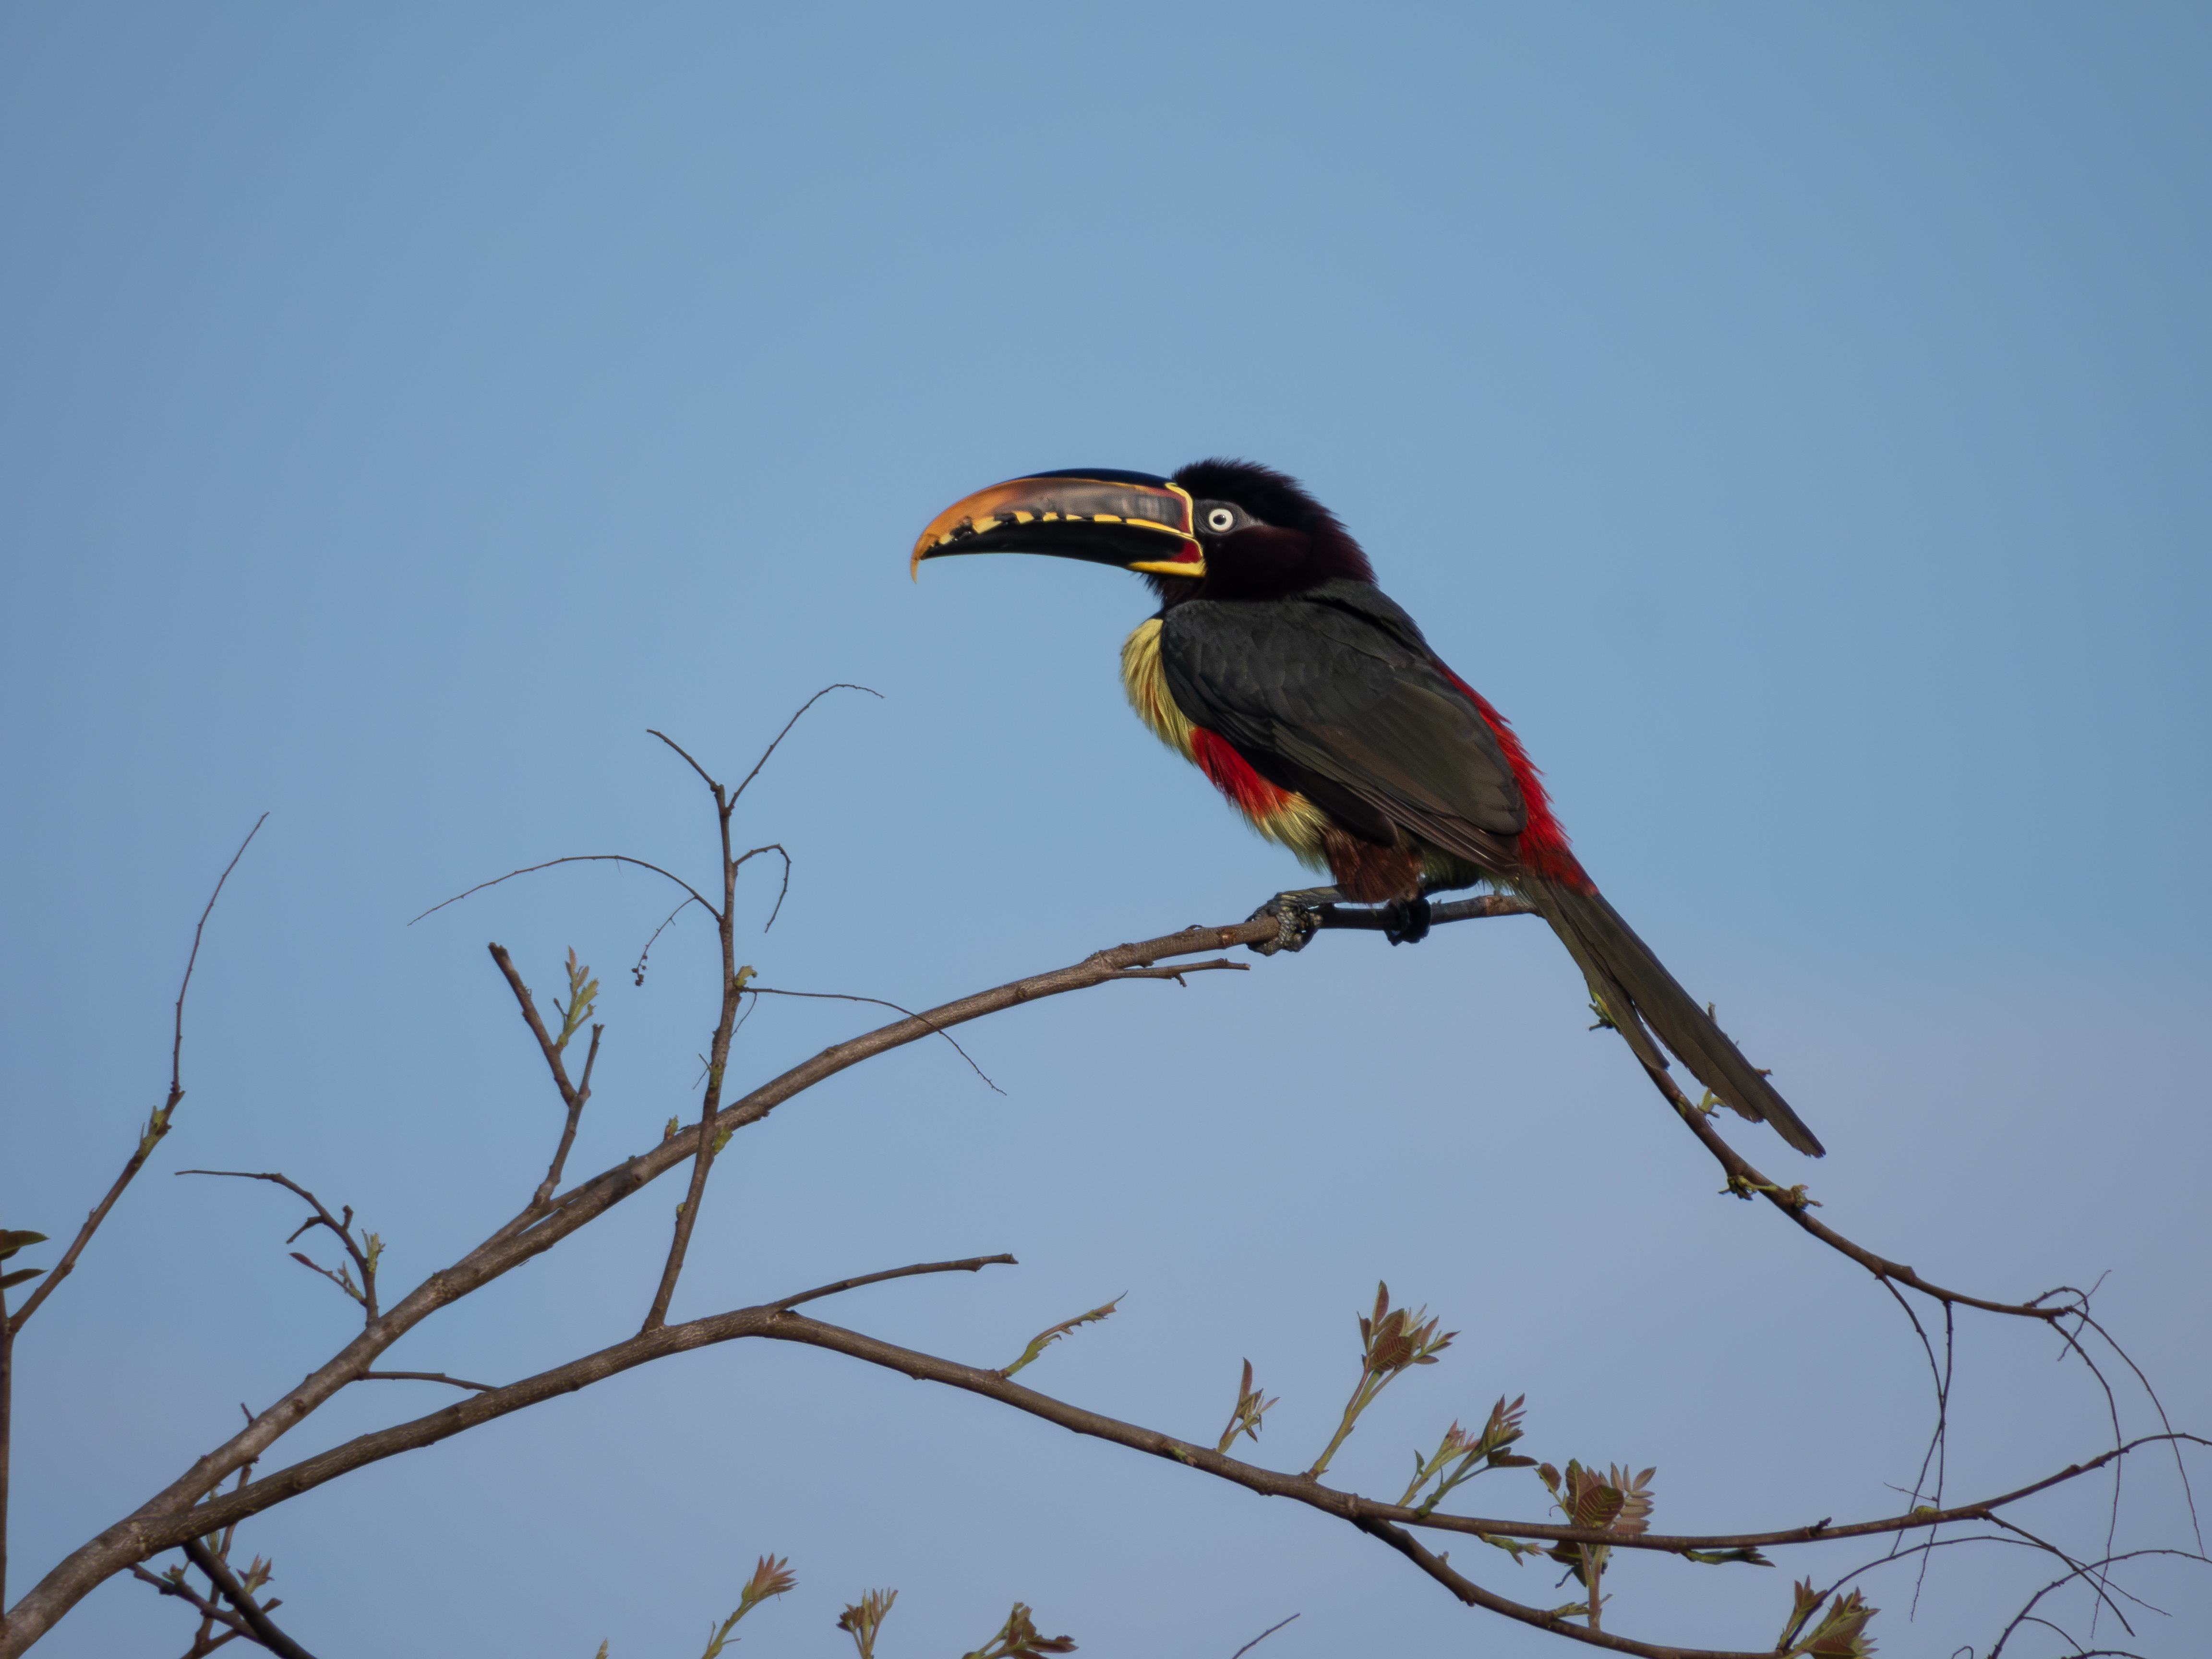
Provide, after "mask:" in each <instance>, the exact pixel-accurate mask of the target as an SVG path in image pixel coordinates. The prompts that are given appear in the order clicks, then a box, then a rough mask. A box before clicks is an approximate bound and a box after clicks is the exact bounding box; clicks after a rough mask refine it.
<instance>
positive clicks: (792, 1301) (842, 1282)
mask: <svg viewBox="0 0 2212 1659" xmlns="http://www.w3.org/2000/svg"><path fill="white" fill-rule="evenodd" d="M1021 1265H1022V1264H1021V1263H1020V1262H1018V1261H1015V1260H1014V1259H1013V1257H1012V1256H1011V1255H971V1256H969V1257H968V1258H967V1259H966V1260H965V1261H917V1262H915V1265H914V1266H913V1267H887V1268H885V1269H884V1271H883V1272H882V1273H862V1274H861V1275H860V1277H859V1278H858V1279H839V1280H838V1281H837V1282H836V1284H835V1285H817V1287H816V1288H815V1289H813V1290H811V1291H800V1292H799V1294H798V1295H797V1296H787V1297H784V1298H783V1300H782V1301H781V1302H771V1303H769V1304H768V1305H769V1307H771V1308H775V1309H779V1310H781V1311H783V1312H786V1313H788V1312H789V1311H790V1310H792V1309H793V1308H795V1307H797V1306H798V1305H799V1304H800V1303H802V1302H817V1301H819V1300H821V1298H822V1297H825V1296H839V1295H842V1294H843V1293H844V1292H845V1291H853V1290H858V1289H859V1288H860V1286H861V1285H880V1284H882V1283H883V1282H884V1280H885V1279H908V1278H911V1277H912V1276H913V1275H915V1273H980V1272H981V1271H982V1270H983V1269H984V1268H986V1267H1001V1266H1003V1267H1020V1266H1021ZM1292 1616H1293V1617H1295V1616H1296V1615H1295V1614H1293V1615H1292Z"/></svg>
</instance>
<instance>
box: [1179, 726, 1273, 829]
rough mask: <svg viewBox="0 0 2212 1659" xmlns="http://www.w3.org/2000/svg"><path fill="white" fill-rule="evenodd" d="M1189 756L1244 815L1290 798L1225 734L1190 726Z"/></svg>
mask: <svg viewBox="0 0 2212 1659" xmlns="http://www.w3.org/2000/svg"><path fill="white" fill-rule="evenodd" d="M1190 757H1191V758H1192V759H1193V760H1194V761H1196V762H1197V763H1198V769H1199V770H1200V771H1201V772H1203V773H1205V774H1206V778H1207V780H1208V781H1210V782H1211V783H1212V785H1213V787H1215V788H1216V789H1218V790H1219V791H1220V792H1221V793H1223V794H1225V795H1226V796H1228V797H1229V799H1230V804H1231V805H1233V806H1235V807H1236V809H1237V811H1240V812H1242V813H1243V815H1244V816H1245V817H1248V818H1264V817H1267V816H1268V815H1269V814H1270V813H1273V812H1276V811H1280V810H1281V809H1282V807H1283V805H1284V803H1285V802H1286V801H1288V800H1289V799H1290V798H1291V793H1290V791H1289V790H1287V789H1278V788H1276V787H1275V786H1274V785H1273V784H1272V783H1270V782H1268V781H1267V779H1265V778H1263V777H1261V775H1259V774H1258V773H1257V772H1255V771H1254V770H1253V769H1252V763H1250V762H1249V761H1248V760H1246V759H1245V758H1244V757H1243V756H1242V755H1240V754H1238V753H1237V751H1236V750H1234V749H1232V748H1231V747H1230V746H1229V740H1228V739H1227V738H1222V737H1218V736H1216V735H1215V734H1214V733H1212V732H1209V731H1207V730H1206V728H1205V727H1204V726H1193V727H1192V728H1191V732H1190Z"/></svg>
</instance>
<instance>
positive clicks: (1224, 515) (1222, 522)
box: [1206, 507, 1237, 536]
mask: <svg viewBox="0 0 2212 1659" xmlns="http://www.w3.org/2000/svg"><path fill="white" fill-rule="evenodd" d="M1236 527H1237V515H1236V513H1232V512H1231V511H1230V510H1229V508H1227V507H1211V508H1209V509H1208V510H1207V512H1206V528H1207V529H1208V530H1211V531H1212V532H1213V533H1214V534H1215V535H1217V536H1220V535H1226V534H1227V533H1228V532H1230V531H1231V530H1233V529H1235V528H1236Z"/></svg>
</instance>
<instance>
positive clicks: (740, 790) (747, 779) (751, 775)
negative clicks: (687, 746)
mask: <svg viewBox="0 0 2212 1659" xmlns="http://www.w3.org/2000/svg"><path fill="white" fill-rule="evenodd" d="M832 691H865V692H866V693H867V694H868V695H869V696H872V697H873V698H874V699H875V700H876V701H877V702H882V701H883V700H884V694H883V693H882V692H880V691H878V690H876V688H875V687H873V686H872V685H855V684H853V682H852V681H850V680H839V681H837V682H836V684H832V685H825V686H823V688H822V689H821V690H819V691H817V692H816V693H815V694H814V695H813V696H811V697H809V698H808V699H807V700H806V701H805V702H802V703H801V704H799V714H805V712H806V711H807V710H808V709H810V708H813V707H814V705H815V704H816V703H817V702H821V701H822V699H823V698H824V697H826V696H829V694H830V693H831V692H832ZM799 714H793V716H792V717H791V718H790V719H789V720H786V721H785V722H784V723H783V730H782V731H781V732H777V733H776V734H775V743H771V744H769V746H768V747H767V748H765V749H763V750H761V757H760V758H759V759H758V760H757V761H755V762H754V763H753V769H752V770H751V771H750V772H748V773H746V774H745V776H744V782H743V783H740V784H739V785H738V787H736V788H734V789H732V791H730V799H731V800H732V802H733V803H734V802H735V801H736V799H738V796H740V795H742V794H744V793H745V789H746V787H747V785H750V783H751V782H752V781H753V780H754V779H755V778H757V777H758V776H759V775H760V769H761V768H762V767H763V766H766V765H767V764H768V757H769V756H770V755H773V754H774V753H775V750H776V744H780V743H781V742H782V741H783V740H784V739H785V738H787V737H789V736H790V735H791V728H792V727H793V726H796V725H798V724H799ZM653 735H654V736H655V737H659V735H660V734H659V732H655V733H654V734H653ZM662 741H663V742H666V741H667V740H666V739H665V738H662ZM672 746H673V745H671V747H672ZM686 758H687V759H688V758H689V757H686ZM701 775H702V776H704V775H705V774H703V773H702V774H701Z"/></svg>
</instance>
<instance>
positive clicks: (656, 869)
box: [407, 853, 714, 927]
mask: <svg viewBox="0 0 2212 1659" xmlns="http://www.w3.org/2000/svg"><path fill="white" fill-rule="evenodd" d="M556 864H635V866H637V867H638V868H639V869H641V870H650V871H652V872H653V874H654V875H656V876H666V877H667V878H668V879H669V880H671V881H672V882H674V883H675V884H677V885H678V887H681V888H682V889H683V890H684V891H685V892H687V893H689V894H690V895H691V896H692V897H693V898H695V899H698V900H699V902H700V903H702V904H706V905H707V908H708V909H709V910H712V909H713V908H714V906H713V905H711V904H707V901H706V900H705V899H703V898H700V896H699V890H698V889H697V888H696V887H694V886H692V884H690V882H688V881H686V880H684V878H683V877H681V876H678V875H670V874H669V872H667V871H665V870H664V869H662V868H661V867H660V866H659V865H657V864H647V862H646V861H645V860H643V859H634V858H632V857H630V856H629V854H627V853H572V854H569V855H568V857H566V858H558V859H548V860H545V862H544V863H543V864H526V865H524V866H522V868H520V870H510V871H508V872H507V873H506V874H505V875H503V876H494V877H493V878H491V879H490V880H489V881H480V882H478V883H477V884H476V885H475V886H473V887H471V888H469V889H467V890H465V891H463V892H459V893H456V894H454V895H453V897H451V898H449V899H441V900H440V901H439V902H437V903H435V904H434V905H432V906H431V907H430V908H428V909H427V910H425V911H424V912H423V913H422V916H435V915H437V914H438V912H439V911H441V910H442V909H444V908H446V907H447V905H449V904H459V902H461V901H462V900H463V899H465V898H466V897H468V896H469V895H470V894H471V893H481V892H483V890H484V889H485V888H487V887H496V886H498V885H499V884H500V883H501V882H503V881H513V879H514V878H516V877H517V876H526V875H530V874H532V873H533V872H537V871H539V870H550V869H551V868H552V867H553V866H555V865H556ZM422 916H415V917H412V918H410V920H409V921H408V923H407V925H408V926H409V927H413V926H414V925H415V924H416V922H418V921H422Z"/></svg>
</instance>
